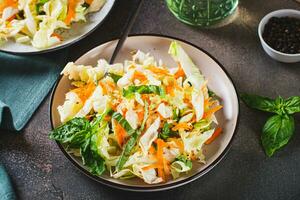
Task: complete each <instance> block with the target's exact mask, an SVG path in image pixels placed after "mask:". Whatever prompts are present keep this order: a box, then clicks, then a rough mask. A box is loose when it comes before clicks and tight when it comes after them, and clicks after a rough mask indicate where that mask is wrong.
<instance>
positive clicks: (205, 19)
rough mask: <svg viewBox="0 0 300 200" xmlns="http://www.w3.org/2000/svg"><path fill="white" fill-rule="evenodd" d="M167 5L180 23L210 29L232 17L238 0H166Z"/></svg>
mask: <svg viewBox="0 0 300 200" xmlns="http://www.w3.org/2000/svg"><path fill="white" fill-rule="evenodd" d="M166 3H167V5H168V8H169V9H170V11H171V12H172V13H173V14H174V15H175V16H176V17H177V18H178V19H179V20H180V21H182V22H184V23H186V24H190V25H193V26H200V27H208V26H212V25H215V24H217V23H219V22H221V21H223V20H224V19H225V18H227V17H228V16H229V15H231V14H232V13H233V12H234V11H235V9H236V7H237V5H238V0H166Z"/></svg>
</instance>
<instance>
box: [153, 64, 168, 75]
mask: <svg viewBox="0 0 300 200" xmlns="http://www.w3.org/2000/svg"><path fill="white" fill-rule="evenodd" d="M148 70H149V71H151V72H153V73H154V74H158V75H167V76H169V75H170V73H169V71H168V70H167V69H161V68H158V67H154V66H150V67H149V68H148Z"/></svg>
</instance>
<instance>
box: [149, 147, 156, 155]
mask: <svg viewBox="0 0 300 200" xmlns="http://www.w3.org/2000/svg"><path fill="white" fill-rule="evenodd" d="M155 151H156V150H155V148H154V147H153V146H150V148H149V153H150V154H155Z"/></svg>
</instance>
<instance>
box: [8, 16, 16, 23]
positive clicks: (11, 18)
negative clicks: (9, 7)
mask: <svg viewBox="0 0 300 200" xmlns="http://www.w3.org/2000/svg"><path fill="white" fill-rule="evenodd" d="M15 18H16V15H13V16H11V17H10V18H8V19H7V20H6V21H9V22H10V21H12V20H13V19H15Z"/></svg>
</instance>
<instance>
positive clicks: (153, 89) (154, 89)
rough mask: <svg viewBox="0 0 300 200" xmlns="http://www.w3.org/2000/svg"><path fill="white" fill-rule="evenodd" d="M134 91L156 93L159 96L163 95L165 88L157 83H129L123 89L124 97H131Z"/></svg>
mask: <svg viewBox="0 0 300 200" xmlns="http://www.w3.org/2000/svg"><path fill="white" fill-rule="evenodd" d="M134 93H139V94H158V95H160V96H162V97H163V96H165V90H164V89H162V88H161V87H159V86H157V85H140V86H134V85H131V86H129V87H128V88H127V89H123V96H124V97H131V96H132V95H133V94H134Z"/></svg>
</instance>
